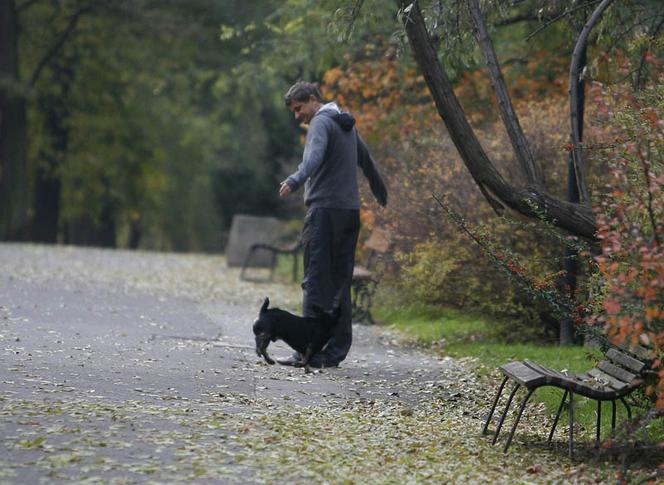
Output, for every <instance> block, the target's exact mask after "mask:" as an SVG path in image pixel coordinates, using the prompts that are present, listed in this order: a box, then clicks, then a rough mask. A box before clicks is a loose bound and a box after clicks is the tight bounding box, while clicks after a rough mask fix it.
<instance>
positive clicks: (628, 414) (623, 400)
mask: <svg viewBox="0 0 664 485" xmlns="http://www.w3.org/2000/svg"><path fill="white" fill-rule="evenodd" d="M620 402H622V403H623V405H624V406H625V409H627V419H629V420H631V419H632V409H631V408H630V407H629V405H628V404H627V401H625V399H624V398H622V397H621V398H620Z"/></svg>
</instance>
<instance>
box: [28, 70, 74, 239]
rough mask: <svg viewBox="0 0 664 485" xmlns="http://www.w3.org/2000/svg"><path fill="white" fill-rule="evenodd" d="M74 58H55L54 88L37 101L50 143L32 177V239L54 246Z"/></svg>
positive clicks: (65, 148) (42, 153) (67, 132)
mask: <svg viewBox="0 0 664 485" xmlns="http://www.w3.org/2000/svg"><path fill="white" fill-rule="evenodd" d="M75 65H76V59H75V58H72V59H66V60H63V59H62V57H57V58H54V59H53V60H52V62H51V66H52V69H51V70H52V73H53V78H52V80H51V84H52V85H53V86H56V87H57V89H56V90H55V93H57V94H54V91H53V90H52V89H47V92H46V93H45V94H44V95H43V96H42V97H41V98H40V99H39V108H40V111H42V112H43V114H44V131H45V133H46V134H47V135H48V137H49V142H50V143H49V144H48V146H47V148H45V149H44V150H43V151H42V152H41V153H40V154H39V155H40V156H39V158H40V160H39V165H38V168H37V173H36V178H35V201H34V216H33V218H32V230H31V236H32V240H33V241H37V242H44V243H55V242H57V240H58V229H59V220H60V193H61V186H62V184H61V182H60V174H59V167H60V166H61V165H62V161H63V160H62V158H63V157H64V156H65V154H66V153H67V148H68V145H69V130H68V128H67V119H68V118H69V108H68V98H67V96H68V94H69V91H70V88H71V85H72V82H73V78H74V67H73V66H75Z"/></svg>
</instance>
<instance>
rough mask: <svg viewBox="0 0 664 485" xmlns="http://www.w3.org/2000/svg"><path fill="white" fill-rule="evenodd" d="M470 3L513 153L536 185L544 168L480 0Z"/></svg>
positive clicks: (538, 183)
mask: <svg viewBox="0 0 664 485" xmlns="http://www.w3.org/2000/svg"><path fill="white" fill-rule="evenodd" d="M467 5H468V9H469V10H470V14H471V16H472V18H473V23H474V24H475V29H476V35H477V38H478V41H479V43H480V46H481V47H482V52H483V53H484V57H485V58H486V63H487V66H488V67H489V74H490V75H491V85H492V86H493V90H494V92H495V94H496V98H497V100H498V108H499V110H500V117H501V119H502V120H503V125H505V129H506V130H507V134H508V135H509V137H510V141H511V142H512V148H513V149H514V153H515V154H516V157H517V159H518V160H519V162H520V163H521V168H522V169H523V171H524V173H525V175H526V178H527V180H528V183H529V184H531V185H533V186H536V187H538V186H541V185H542V181H543V177H542V172H541V170H540V169H539V167H538V166H537V164H536V163H535V160H534V159H533V154H532V152H531V151H530V146H529V145H528V140H526V137H525V135H524V134H523V129H522V128H521V124H520V123H519V118H518V116H517V115H516V111H515V110H514V106H513V105H512V100H511V98H510V95H509V92H508V91H507V87H506V86H505V79H504V78H503V74H502V71H501V69H500V63H499V62H498V56H497V55H496V51H495V49H494V48H493V42H491V38H490V37H489V32H488V30H487V27H486V23H485V22H484V16H483V15H482V11H481V10H480V5H479V2H478V0H467Z"/></svg>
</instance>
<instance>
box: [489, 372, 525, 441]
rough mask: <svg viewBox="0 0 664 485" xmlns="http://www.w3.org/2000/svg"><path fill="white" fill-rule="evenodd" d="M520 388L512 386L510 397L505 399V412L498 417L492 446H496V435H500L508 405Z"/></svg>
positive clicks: (518, 385) (517, 385)
mask: <svg viewBox="0 0 664 485" xmlns="http://www.w3.org/2000/svg"><path fill="white" fill-rule="evenodd" d="M519 387H521V385H520V384H516V385H515V386H514V389H512V392H511V393H510V397H509V398H508V399H507V404H506V405H505V412H503V415H502V416H501V417H500V422H499V423H498V427H497V428H496V434H495V435H494V436H493V441H491V444H492V445H495V444H496V441H498V435H499V434H500V430H501V429H502V427H503V422H505V417H506V416H507V411H509V409H510V405H511V404H512V399H514V394H516V391H517V390H518V389H519Z"/></svg>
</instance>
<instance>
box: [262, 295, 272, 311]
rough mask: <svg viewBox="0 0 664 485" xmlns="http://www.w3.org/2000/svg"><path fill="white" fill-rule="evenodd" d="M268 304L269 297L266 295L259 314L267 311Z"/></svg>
mask: <svg viewBox="0 0 664 485" xmlns="http://www.w3.org/2000/svg"><path fill="white" fill-rule="evenodd" d="M268 306H270V299H269V298H268V297H267V296H266V297H265V301H263V306H262V307H261V311H260V315H262V314H263V313H265V312H266V311H267V307H268Z"/></svg>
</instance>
